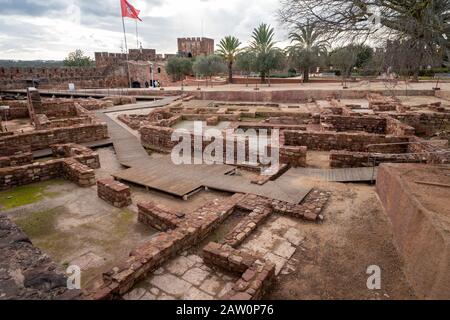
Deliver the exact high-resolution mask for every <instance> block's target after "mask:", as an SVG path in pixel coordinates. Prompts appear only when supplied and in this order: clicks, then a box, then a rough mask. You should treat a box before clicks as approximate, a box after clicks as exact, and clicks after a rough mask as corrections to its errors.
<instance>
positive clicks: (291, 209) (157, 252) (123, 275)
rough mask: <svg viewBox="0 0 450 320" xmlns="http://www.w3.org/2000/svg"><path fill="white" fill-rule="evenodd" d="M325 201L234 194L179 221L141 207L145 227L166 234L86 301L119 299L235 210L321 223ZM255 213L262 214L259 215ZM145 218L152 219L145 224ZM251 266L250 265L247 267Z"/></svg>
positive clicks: (317, 195)
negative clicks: (279, 199) (298, 200)
mask: <svg viewBox="0 0 450 320" xmlns="http://www.w3.org/2000/svg"><path fill="white" fill-rule="evenodd" d="M329 197H330V193H329V192H324V191H319V190H314V191H312V192H311V193H310V194H309V195H308V196H307V197H306V198H305V199H304V201H303V202H302V203H301V204H299V205H296V204H288V203H285V202H282V201H278V200H273V199H267V198H263V197H259V196H256V195H243V194H235V195H233V196H232V197H230V198H228V199H226V200H220V201H219V200H213V201H210V202H208V203H206V204H205V205H204V206H202V207H200V208H199V209H197V210H195V211H194V212H192V213H189V214H187V215H186V216H185V217H180V216H179V215H176V214H175V213H173V212H171V211H170V210H167V209H166V208H162V207H160V206H156V205H155V204H153V203H150V204H149V205H145V204H144V205H142V204H141V205H140V212H141V217H145V223H147V222H148V223H149V224H150V225H152V226H153V224H154V223H155V224H158V225H159V228H160V229H169V230H168V231H166V232H162V233H159V234H158V235H156V236H155V237H153V238H152V239H151V240H150V241H148V242H147V243H145V244H143V245H142V246H140V247H139V248H137V249H136V250H134V251H133V252H132V253H131V254H130V258H129V259H127V260H126V261H124V262H123V263H122V264H120V265H119V266H117V267H115V268H113V269H111V270H110V271H109V272H106V273H105V274H104V275H103V284H102V285H101V286H100V287H99V288H97V289H95V290H94V291H92V292H91V294H90V298H91V299H94V300H102V299H114V298H119V297H120V296H121V295H123V294H125V293H126V292H128V291H129V290H130V289H131V288H132V287H133V286H134V285H135V284H136V283H137V282H138V281H140V280H142V279H143V278H145V277H146V276H148V275H149V274H150V273H152V272H153V271H154V270H156V269H158V268H159V267H160V266H161V265H162V264H163V263H165V262H167V261H168V260H169V259H171V258H172V257H174V256H176V254H177V253H179V252H181V251H184V250H186V249H188V248H190V247H191V246H194V245H196V244H199V243H201V241H202V240H204V239H205V238H206V237H207V236H208V235H210V234H211V233H212V232H213V231H214V230H215V229H216V228H217V227H218V226H219V225H220V224H221V223H222V222H223V221H225V220H226V219H227V218H228V217H229V216H230V215H231V214H232V213H233V212H234V211H235V210H236V209H241V210H248V211H249V212H253V213H254V216H256V215H260V218H261V217H264V216H265V215H267V214H269V213H270V212H276V213H279V214H286V215H289V216H292V217H296V218H303V219H306V220H310V221H317V220H321V219H323V217H322V216H321V213H322V210H323V209H324V207H325V206H326V204H327V202H328V199H329ZM259 210H263V211H261V212H260V211H259ZM175 216H177V218H178V219H177V220H176V221H175V220H174V217H175ZM149 217H151V218H152V219H151V220H147V219H148V218H149ZM254 221H257V222H258V223H260V222H262V221H263V219H259V218H258V219H256V218H255V220H253V222H254ZM249 227H250V228H251V222H249V223H248V224H247V225H246V227H243V228H239V230H243V232H245V235H244V236H245V237H246V236H248V235H249V234H250V231H252V230H253V229H252V230H250V231H246V230H247V229H248V228H249ZM236 230H237V229H236ZM236 232H237V231H236ZM236 232H234V233H233V234H235V233H236ZM240 233H241V232H239V233H238V235H239V234H240ZM236 239H237V238H236ZM241 240H242V238H240V236H239V240H236V241H241ZM230 248H231V247H230ZM236 262H237V263H238V264H239V263H241V262H242V260H240V257H237V260H236ZM231 263H233V261H231ZM252 264H253V261H252V263H251V264H250V265H249V266H251V265H252ZM249 266H248V267H249ZM248 267H247V268H245V269H243V268H242V266H241V267H239V265H238V266H237V269H236V272H245V271H246V270H247V269H248ZM259 269H260V268H258V270H259ZM251 270H253V269H251ZM252 279H253V278H252ZM247 282H248V281H247ZM238 283H239V281H238V282H237V284H238ZM235 291H236V292H234V293H233V291H231V293H233V294H231V295H230V298H236V297H234V294H237V293H238V292H242V291H240V290H235ZM260 297H261V295H260V294H257V293H255V294H254V295H253V296H252V298H254V299H257V298H260Z"/></svg>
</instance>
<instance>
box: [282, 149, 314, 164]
mask: <svg viewBox="0 0 450 320" xmlns="http://www.w3.org/2000/svg"><path fill="white" fill-rule="evenodd" d="M279 150H280V153H279V154H280V163H282V164H288V165H290V166H291V167H293V168H297V167H306V154H307V148H306V147H298V146H295V147H293V146H282V147H280V149H279Z"/></svg>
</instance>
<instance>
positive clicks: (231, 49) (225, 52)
mask: <svg viewBox="0 0 450 320" xmlns="http://www.w3.org/2000/svg"><path fill="white" fill-rule="evenodd" d="M240 45H241V42H240V41H239V39H238V38H236V37H233V36H227V37H225V38H223V39H222V40H220V43H219V50H217V54H218V55H219V56H221V57H222V59H224V60H225V62H226V63H227V64H228V82H229V83H233V64H234V62H235V61H236V56H237V54H238V53H239V51H240V50H239V46H240Z"/></svg>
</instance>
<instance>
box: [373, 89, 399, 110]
mask: <svg viewBox="0 0 450 320" xmlns="http://www.w3.org/2000/svg"><path fill="white" fill-rule="evenodd" d="M367 100H369V109H372V110H374V111H381V112H386V111H397V106H398V105H399V104H400V103H399V101H398V100H397V99H395V98H392V97H389V96H383V95H381V94H379V93H370V94H368V95H367Z"/></svg>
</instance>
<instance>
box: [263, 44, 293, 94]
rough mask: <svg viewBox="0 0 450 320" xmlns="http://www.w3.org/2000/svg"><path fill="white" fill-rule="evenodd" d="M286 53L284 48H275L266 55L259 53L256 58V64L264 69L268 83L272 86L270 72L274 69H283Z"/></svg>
mask: <svg viewBox="0 0 450 320" xmlns="http://www.w3.org/2000/svg"><path fill="white" fill-rule="evenodd" d="M285 63H286V55H285V54H284V52H283V50H281V49H278V48H273V49H271V50H270V51H269V52H267V53H266V54H264V55H259V56H258V58H257V59H256V65H257V66H258V67H259V68H258V69H259V70H263V71H262V72H264V74H265V75H266V76H267V77H268V84H269V87H270V73H271V71H273V70H281V69H283V68H284V67H285Z"/></svg>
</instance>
